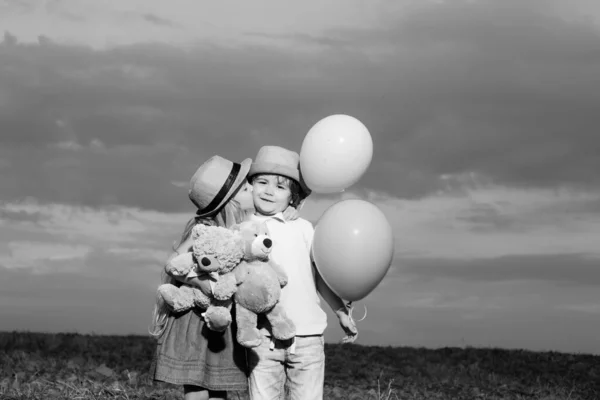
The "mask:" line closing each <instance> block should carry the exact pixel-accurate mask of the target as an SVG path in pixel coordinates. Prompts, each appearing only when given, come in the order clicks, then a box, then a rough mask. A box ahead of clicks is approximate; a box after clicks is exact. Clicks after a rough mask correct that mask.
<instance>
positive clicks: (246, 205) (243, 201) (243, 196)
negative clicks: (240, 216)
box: [233, 182, 254, 210]
mask: <svg viewBox="0 0 600 400" xmlns="http://www.w3.org/2000/svg"><path fill="white" fill-rule="evenodd" d="M233 198H234V199H235V200H237V202H238V203H240V206H241V207H242V210H251V209H253V208H254V201H253V200H252V185H250V184H249V183H248V182H244V183H243V184H242V187H241V188H240V190H238V192H237V193H236V194H235V196H233Z"/></svg>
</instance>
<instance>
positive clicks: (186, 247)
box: [167, 237, 212, 296]
mask: <svg viewBox="0 0 600 400" xmlns="http://www.w3.org/2000/svg"><path fill="white" fill-rule="evenodd" d="M192 244H193V241H192V238H191V237H190V238H188V239H187V240H186V241H185V242H183V243H181V244H180V245H179V247H177V248H176V249H175V251H174V252H173V254H171V256H169V259H168V261H167V263H168V262H169V261H171V259H172V258H173V257H175V256H178V255H179V254H183V253H187V252H190V251H192ZM169 275H170V276H171V277H172V278H173V279H175V280H177V281H179V282H181V283H185V284H186V285H189V286H194V287H197V288H199V289H200V290H202V292H203V293H204V294H205V295H207V296H212V290H211V287H210V280H209V279H210V278H209V277H208V276H207V275H202V276H195V277H193V278H188V277H186V276H181V275H171V274H169Z"/></svg>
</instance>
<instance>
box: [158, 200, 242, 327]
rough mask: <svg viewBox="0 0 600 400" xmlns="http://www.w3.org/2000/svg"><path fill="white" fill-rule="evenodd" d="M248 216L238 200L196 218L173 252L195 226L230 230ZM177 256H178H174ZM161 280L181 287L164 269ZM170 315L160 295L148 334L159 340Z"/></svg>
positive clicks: (192, 220) (191, 220)
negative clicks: (202, 225) (200, 225)
mask: <svg viewBox="0 0 600 400" xmlns="http://www.w3.org/2000/svg"><path fill="white" fill-rule="evenodd" d="M248 214H249V211H247V210H244V209H242V207H241V206H240V203H239V202H238V201H237V200H234V199H231V200H229V201H228V202H227V203H226V204H225V206H223V208H221V210H220V211H219V212H217V214H214V215H212V216H208V217H197V216H194V217H192V218H190V219H189V221H188V222H187V223H186V225H185V228H184V229H183V233H182V235H181V238H180V239H179V242H178V243H174V244H173V251H174V252H176V251H177V248H178V247H179V246H181V244H182V243H184V242H185V241H186V240H188V238H189V237H190V235H191V234H192V230H193V229H194V226H195V225H197V224H204V225H211V226H222V227H226V228H230V227H232V226H233V225H235V224H239V223H241V222H243V221H244V220H246V218H247V217H248ZM176 255H177V254H174V255H172V256H176ZM161 278H162V279H161V281H162V283H163V284H165V283H170V284H172V285H175V286H181V283H180V282H179V281H177V280H176V279H175V278H173V277H171V276H170V275H169V274H167V273H166V271H165V269H164V268H163V270H162V274H161ZM168 314H169V308H168V306H167V304H165V302H164V301H163V299H162V298H161V297H160V295H158V294H157V296H156V304H155V305H154V312H153V313H152V323H151V325H150V328H149V329H148V332H149V333H150V335H151V336H153V337H155V338H159V337H160V336H161V335H162V334H163V332H164V331H165V328H166V324H167V317H168Z"/></svg>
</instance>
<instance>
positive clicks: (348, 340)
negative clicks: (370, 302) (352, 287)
mask: <svg viewBox="0 0 600 400" xmlns="http://www.w3.org/2000/svg"><path fill="white" fill-rule="evenodd" d="M363 307H364V308H365V315H363V317H362V318H361V319H359V320H358V322H360V321H363V320H364V319H365V318H367V306H365V305H363ZM346 308H347V309H348V316H349V318H350V321H351V322H352V324H353V325H354V326H356V324H355V321H354V317H353V316H352V312H353V311H354V306H353V305H352V302H351V301H349V302H348V304H347V305H346ZM357 337H358V331H357V332H356V334H355V335H346V336H344V338H343V339H342V343H353V342H354V341H355V340H356V338H357Z"/></svg>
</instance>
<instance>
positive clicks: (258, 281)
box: [233, 221, 296, 348]
mask: <svg viewBox="0 0 600 400" xmlns="http://www.w3.org/2000/svg"><path fill="white" fill-rule="evenodd" d="M233 229H234V230H237V231H239V233H240V236H241V237H242V238H243V239H244V241H245V247H244V250H245V256H244V259H243V261H242V262H241V263H240V264H239V265H238V266H237V267H236V268H235V270H234V274H235V277H236V280H237V284H238V287H237V291H236V292H235V295H234V296H233V300H234V302H235V304H236V322H237V327H238V332H237V341H238V343H239V344H241V345H242V346H244V347H248V348H252V347H257V346H259V345H260V343H261V342H262V335H261V334H260V331H259V330H258V328H257V319H258V314H265V316H266V317H267V319H268V320H269V322H270V324H271V327H272V332H271V333H272V334H273V336H274V337H275V338H277V339H280V340H288V339H291V338H293V337H294V336H295V335H296V327H295V326H294V323H293V321H292V320H291V319H289V317H288V316H287V315H286V313H285V310H284V309H283V307H282V306H281V304H279V297H280V295H281V288H282V287H284V286H285V285H286V284H287V276H286V274H285V272H284V271H283V270H282V269H281V267H279V266H278V265H276V264H275V263H274V262H273V261H270V260H269V255H270V253H271V247H272V245H273V242H272V240H271V238H270V237H269V232H268V229H267V226H266V224H265V223H258V222H254V221H246V222H243V223H241V224H239V225H236V226H234V227H233Z"/></svg>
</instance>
